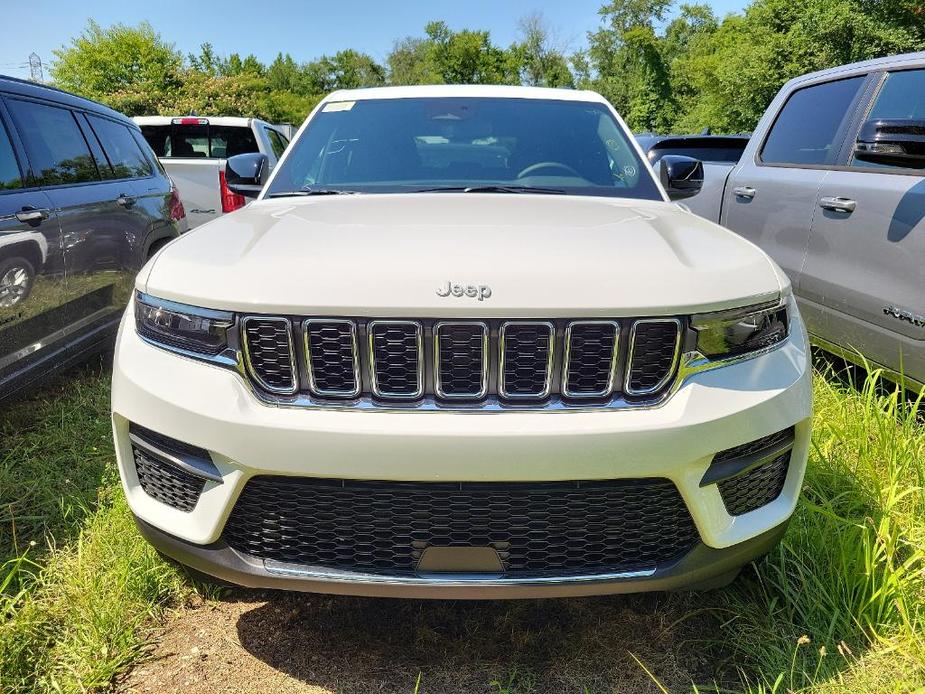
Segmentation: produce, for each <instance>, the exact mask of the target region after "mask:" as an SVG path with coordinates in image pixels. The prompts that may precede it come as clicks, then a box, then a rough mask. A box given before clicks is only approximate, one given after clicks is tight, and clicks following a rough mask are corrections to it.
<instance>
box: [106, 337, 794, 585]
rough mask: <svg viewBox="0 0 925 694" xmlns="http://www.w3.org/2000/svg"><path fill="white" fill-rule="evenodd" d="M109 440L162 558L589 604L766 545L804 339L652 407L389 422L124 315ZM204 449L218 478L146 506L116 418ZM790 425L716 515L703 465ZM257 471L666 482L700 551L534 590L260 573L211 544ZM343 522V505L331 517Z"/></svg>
mask: <svg viewBox="0 0 925 694" xmlns="http://www.w3.org/2000/svg"><path fill="white" fill-rule="evenodd" d="M112 405H113V430H114V435H115V443H116V454H117V458H118V461H119V469H120V473H121V477H122V482H123V487H124V489H125V493H126V497H127V498H128V502H129V505H130V506H131V508H132V511H133V512H134V513H135V515H136V517H137V518H138V520H139V525H140V527H141V528H142V532H143V533H144V534H145V536H146V537H148V539H149V540H150V541H151V542H152V544H154V545H155V546H157V547H158V548H160V549H161V550H162V551H163V552H164V553H165V554H167V555H168V556H172V557H174V558H175V559H177V560H179V561H181V562H182V563H185V564H189V565H190V566H193V567H194V568H196V569H199V570H201V571H203V572H205V573H208V574H212V575H215V576H218V577H220V578H224V579H226V580H230V581H232V582H235V583H240V584H242V585H248V586H254V587H268V588H287V589H296V590H309V591H320V592H330V593H349V594H361V595H395V596H399V595H400V596H407V597H447V598H451V597H479V598H489V597H492V598H495V597H505V596H507V597H528V596H540V595H543V596H560V595H589V594H597V593H613V592H631V591H637V590H658V589H671V588H679V587H682V586H684V585H687V584H690V583H702V582H704V581H707V580H709V579H710V578H713V577H716V576H719V575H722V574H726V573H729V572H730V571H732V570H734V569H736V568H738V567H739V566H741V565H742V564H744V563H747V562H748V561H750V560H751V559H753V558H754V557H755V556H757V555H759V554H762V553H764V552H766V551H767V549H768V548H770V546H772V545H773V543H774V542H776V540H777V539H778V538H779V535H780V533H781V532H783V528H784V527H785V524H786V521H787V520H788V519H789V517H790V515H791V514H792V512H793V509H794V507H795V505H796V501H797V497H798V494H799V489H800V485H801V483H802V478H803V474H804V470H805V464H806V457H807V451H808V446H809V437H810V415H811V374H810V370H809V362H808V352H807V345H806V342H805V337H804V334H803V332H802V331H801V330H794V331H793V334H792V336H791V337H790V339H789V340H788V341H787V342H786V343H785V344H784V345H782V346H781V347H780V348H778V349H776V350H774V351H772V352H770V353H768V354H765V355H762V356H760V357H757V358H755V359H751V360H748V361H744V362H741V363H738V364H734V365H730V366H728V367H725V368H722V369H717V370H714V371H708V372H703V373H700V374H697V375H694V376H693V377H691V378H690V380H689V381H688V382H686V383H685V384H684V385H683V386H682V387H681V388H680V390H679V391H678V392H677V393H675V394H674V395H673V397H671V398H670V399H669V400H668V401H667V402H665V403H664V404H662V405H661V406H659V407H656V408H652V409H637V410H602V411H579V412H574V411H543V410H524V411H513V412H512V411H508V412H446V411H431V412H413V411H412V412H407V411H405V412H402V411H376V410H367V411H354V410H344V409H340V410H335V409H331V410H327V409H321V408H311V409H300V408H287V407H274V406H269V405H267V404H265V403H262V402H260V401H258V400H257V398H255V397H254V395H253V394H252V392H251V391H250V389H249V387H248V386H247V385H246V384H245V383H244V382H243V380H241V378H240V377H239V376H238V375H237V374H236V373H234V372H232V371H230V370H226V369H222V368H220V367H216V366H212V365H208V364H204V363H201V362H197V361H193V360H190V359H186V358H184V357H181V356H178V355H176V354H172V353H168V352H166V351H164V350H161V349H158V348H156V347H153V346H151V345H149V344H147V343H145V342H144V341H142V340H141V339H140V338H139V337H138V336H137V334H136V333H135V331H134V328H133V324H132V322H131V320H130V319H129V320H128V321H127V322H126V323H124V324H123V329H122V330H121V331H120V335H119V339H118V343H117V354H116V359H115V363H114V370H113V395H112ZM130 422H132V423H134V424H136V425H140V426H142V427H146V428H148V429H151V430H153V431H155V432H159V433H161V434H164V435H166V436H169V437H172V438H174V439H177V440H179V441H182V442H184V443H187V444H190V445H193V446H197V447H200V448H203V449H206V450H207V451H209V452H210V455H211V458H212V462H213V463H214V465H215V468H216V469H217V470H218V473H219V474H220V476H221V482H218V481H207V482H206V483H205V486H204V488H203V491H202V494H201V496H200V497H199V498H198V502H197V503H196V504H195V507H194V508H193V509H192V510H191V511H189V512H184V511H180V510H177V509H175V508H172V507H170V506H168V505H166V504H163V503H161V502H159V501H157V500H155V499H154V498H152V497H150V496H148V495H147V494H146V493H145V491H144V490H143V489H142V487H141V485H140V483H139V480H138V476H137V474H136V469H135V464H134V460H133V454H132V444H131V441H130V439H129V434H128V428H129V423H130ZM791 426H793V427H795V441H794V446H793V450H792V454H791V462H790V466H789V472H788V473H787V478H786V482H785V484H784V489H783V491H782V493H781V494H780V495H779V496H778V497H777V498H776V499H775V500H774V501H772V502H771V503H769V504H767V505H765V506H763V507H761V508H759V509H757V510H755V511H751V512H749V513H745V514H743V515H740V516H730V515H729V513H727V511H726V507H725V505H724V503H723V500H722V498H721V495H720V493H719V491H718V489H717V486H716V485H715V484H711V485H707V486H701V480H702V478H703V476H704V473H705V472H706V470H707V468H708V467H709V466H710V463H711V461H712V458H713V455H714V454H715V453H716V452H717V451H720V450H724V449H727V448H731V447H734V446H738V445H740V444H744V443H747V442H749V441H753V440H755V439H758V438H761V437H764V436H767V435H769V434H772V433H774V432H778V431H781V430H783V429H786V428H788V427H791ZM255 475H283V476H287V475H294V476H301V477H317V478H328V479H331V478H334V479H350V480H377V481H408V482H411V481H413V482H551V481H565V480H619V479H633V478H651V477H655V478H666V479H669V480H671V481H672V482H673V483H674V484H675V485H676V486H677V488H678V490H679V491H680V494H681V496H682V498H683V500H684V503H685V504H686V506H687V508H688V510H689V512H690V514H691V517H692V519H693V522H694V524H695V526H696V529H697V532H698V533H699V536H700V544H699V545H698V546H697V547H695V548H694V549H693V550H692V551H691V552H690V553H688V554H687V555H686V556H684V557H682V558H681V559H680V560H678V561H676V562H674V563H672V564H671V565H668V566H655V567H640V570H639V571H636V572H625V573H624V574H620V575H610V576H600V575H598V576H576V575H570V576H569V577H567V578H562V579H555V578H544V579H543V580H531V579H523V580H517V581H515V580H512V579H509V578H503V577H502V578H481V579H480V578H478V577H475V576H469V577H455V578H447V577H443V578H439V579H434V578H432V577H430V578H420V579H414V578H408V577H405V578H401V579H399V578H390V577H388V576H386V577H383V576H381V575H372V576H371V575H369V574H357V573H349V572H331V571H321V572H319V571H318V570H308V569H306V568H305V567H293V566H284V565H274V564H273V563H272V562H266V561H263V560H258V559H255V558H254V557H250V556H246V555H243V554H241V553H239V552H237V551H235V550H233V549H231V548H230V547H228V546H227V545H226V544H225V543H224V541H223V538H222V532H223V528H224V526H225V522H226V520H227V519H228V516H229V514H230V513H231V510H232V508H233V507H234V505H235V502H236V500H237V499H238V496H239V495H240V493H241V491H242V489H243V487H244V485H245V483H246V482H247V481H248V480H249V479H250V478H251V477H253V476H255ZM345 513H349V509H345Z"/></svg>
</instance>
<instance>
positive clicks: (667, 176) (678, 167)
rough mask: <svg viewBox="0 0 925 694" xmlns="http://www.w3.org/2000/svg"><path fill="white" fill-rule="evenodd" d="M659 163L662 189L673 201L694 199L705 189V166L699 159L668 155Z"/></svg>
mask: <svg viewBox="0 0 925 694" xmlns="http://www.w3.org/2000/svg"><path fill="white" fill-rule="evenodd" d="M658 163H659V178H660V179H661V182H662V187H663V188H664V189H665V192H666V193H668V197H669V198H671V199H672V200H684V199H685V198H690V197H693V196H694V195H697V193H699V192H700V189H701V188H703V164H702V163H701V162H700V160H699V159H694V158H692V157H685V156H682V155H680V154H666V155H665V156H664V157H662V158H661V159H660V160H659V162H658Z"/></svg>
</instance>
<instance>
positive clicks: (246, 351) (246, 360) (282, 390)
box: [241, 316, 299, 395]
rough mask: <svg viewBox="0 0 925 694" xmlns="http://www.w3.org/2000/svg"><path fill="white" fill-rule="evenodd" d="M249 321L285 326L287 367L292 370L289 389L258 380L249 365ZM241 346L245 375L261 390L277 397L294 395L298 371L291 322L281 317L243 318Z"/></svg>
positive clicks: (252, 367)
mask: <svg viewBox="0 0 925 694" xmlns="http://www.w3.org/2000/svg"><path fill="white" fill-rule="evenodd" d="M251 321H268V322H271V323H282V324H283V325H285V326H286V337H287V339H288V341H289V366H290V367H291V368H292V387H291V388H277V387H274V386H271V385H270V384H268V383H267V382H266V381H264V380H263V379H262V378H260V376H259V375H258V374H257V371H256V369H254V365H253V364H252V363H251V354H250V346H249V340H248V339H247V324H248V323H249V322H251ZM241 346H242V348H243V350H244V365H245V367H246V368H247V373H248V375H249V376H250V377H251V378H253V379H254V380H255V381H256V382H257V384H258V385H259V386H260V387H261V388H263V389H264V390H266V391H268V392H270V393H276V394H277V395H294V394H295V393H296V392H297V391H298V390H299V369H298V366H297V365H296V358H295V344H294V343H293V340H292V321H290V320H289V319H288V318H283V317H281V316H244V318H242V319H241Z"/></svg>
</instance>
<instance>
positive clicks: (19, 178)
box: [0, 76, 187, 400]
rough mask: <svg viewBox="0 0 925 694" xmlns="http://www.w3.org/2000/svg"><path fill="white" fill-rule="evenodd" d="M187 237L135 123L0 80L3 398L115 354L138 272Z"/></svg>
mask: <svg viewBox="0 0 925 694" xmlns="http://www.w3.org/2000/svg"><path fill="white" fill-rule="evenodd" d="M186 229H187V222H186V214H185V212H184V210H183V205H182V203H181V202H180V198H179V196H178V195H177V192H176V189H175V188H174V186H173V184H172V183H171V181H170V178H169V177H168V176H167V175H166V173H164V170H163V168H161V166H160V164H159V163H158V160H157V158H156V157H155V156H154V153H153V152H152V151H151V148H150V147H149V146H148V144H147V143H146V142H145V140H144V138H143V137H142V136H141V132H140V131H139V130H138V126H137V125H135V124H134V123H133V122H132V121H131V120H129V119H128V118H126V117H125V116H123V115H121V114H119V113H116V112H115V111H113V110H111V109H109V108H107V107H105V106H102V105H101V104H98V103H95V102H92V101H88V100H86V99H81V98H79V97H76V96H73V95H71V94H68V93H66V92H62V91H60V90H57V89H52V88H49V87H44V86H40V85H37V84H33V83H30V82H24V81H22V80H17V79H14V78H10V77H3V76H0V400H3V399H5V398H7V397H9V396H10V395H12V394H13V393H14V392H16V391H19V390H21V389H22V388H24V387H26V386H28V385H30V384H32V383H34V382H35V381H37V380H38V379H39V378H40V377H44V376H46V375H48V374H50V373H53V372H54V371H56V370H59V369H61V368H63V367H66V366H68V365H70V364H73V363H75V362H76V361H78V360H80V359H83V358H86V357H87V356H88V355H90V354H92V353H93V352H96V351H99V350H101V349H105V348H106V346H107V345H108V344H110V343H111V341H112V338H113V336H114V334H115V330H116V327H117V325H118V322H119V318H120V316H121V313H122V311H123V309H124V307H125V304H126V301H127V299H128V297H129V294H130V292H131V286H132V280H133V278H134V277H135V275H136V273H137V272H138V270H139V269H140V268H141V266H142V265H143V264H144V263H145V261H146V260H147V259H148V258H150V257H151V255H152V254H153V253H154V252H155V251H157V249H158V248H160V247H161V246H163V245H164V244H165V243H167V242H168V241H170V240H171V239H173V238H175V237H176V236H178V235H179V234H180V233H181V232H183V231H186Z"/></svg>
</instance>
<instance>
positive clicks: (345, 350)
mask: <svg viewBox="0 0 925 694" xmlns="http://www.w3.org/2000/svg"><path fill="white" fill-rule="evenodd" d="M302 330H303V332H304V335H305V354H306V364H307V367H308V384H309V388H310V389H311V391H312V393H314V394H315V395H320V396H322V397H336V398H355V397H356V396H358V395H359V394H360V364H359V355H358V354H357V334H356V324H355V323H354V322H353V321H348V320H307V321H305V323H304V324H303V326H302Z"/></svg>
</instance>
